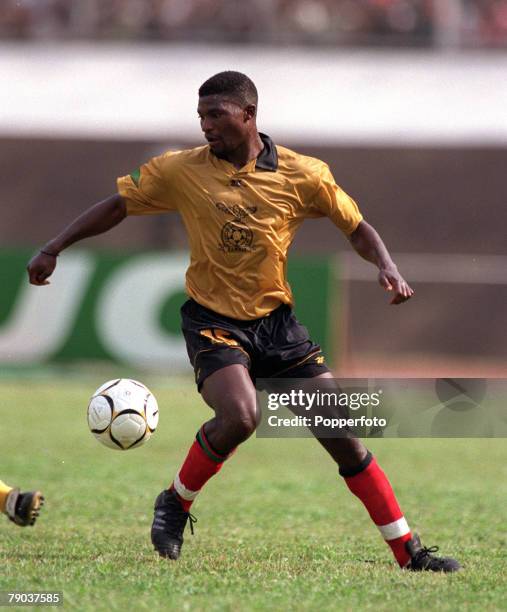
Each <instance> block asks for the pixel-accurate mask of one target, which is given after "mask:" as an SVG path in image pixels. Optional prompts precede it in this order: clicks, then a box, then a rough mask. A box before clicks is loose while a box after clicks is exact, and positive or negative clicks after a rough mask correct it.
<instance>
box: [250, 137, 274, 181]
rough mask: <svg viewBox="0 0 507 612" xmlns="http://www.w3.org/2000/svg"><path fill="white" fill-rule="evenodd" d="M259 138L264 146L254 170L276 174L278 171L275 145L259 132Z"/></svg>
mask: <svg viewBox="0 0 507 612" xmlns="http://www.w3.org/2000/svg"><path fill="white" fill-rule="evenodd" d="M259 136H260V138H261V140H262V144H263V145H264V149H262V151H261V152H260V153H259V155H258V157H257V161H256V163H255V167H256V168H260V169H261V170H270V171H271V172H276V171H277V170H278V155H277V152H276V146H275V143H274V142H273V141H272V140H271V138H270V137H269V136H268V135H267V134H262V133H261V132H259Z"/></svg>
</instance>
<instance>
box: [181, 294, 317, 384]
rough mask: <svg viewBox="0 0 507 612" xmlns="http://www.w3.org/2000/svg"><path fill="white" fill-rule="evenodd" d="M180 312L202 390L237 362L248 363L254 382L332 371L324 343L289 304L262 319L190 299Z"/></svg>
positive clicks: (188, 347) (189, 353) (303, 376)
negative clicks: (229, 313) (230, 314)
mask: <svg viewBox="0 0 507 612" xmlns="http://www.w3.org/2000/svg"><path fill="white" fill-rule="evenodd" d="M181 317H182V330H183V335H184V336H185V341H186V343H187V351H188V356H189V358H190V363H191V364H192V366H193V368H194V372H195V381H196V383H197V386H198V388H199V390H200V389H201V385H202V383H203V381H204V379H205V378H207V377H208V376H209V375H210V374H213V372H216V371H217V370H220V369H221V368H224V367H226V366H229V365H232V364H235V363H239V364H242V365H244V366H245V367H246V368H247V370H248V371H249V372H250V377H251V378H252V380H253V381H254V382H255V380H256V379H257V378H276V377H279V378H312V377H314V376H317V375H319V374H323V373H324V372H329V368H328V367H327V366H326V365H325V363H324V357H323V355H322V351H321V349H320V346H319V345H318V344H315V343H313V342H312V341H311V340H310V337H309V336H308V331H307V329H306V327H304V326H303V325H301V324H300V323H299V322H298V320H297V319H296V317H295V316H294V313H293V312H292V309H291V308H290V306H287V305H286V304H282V305H281V306H279V307H278V308H277V309H276V310H273V312H271V313H270V314H269V315H267V316H266V317H262V318H261V319H254V320H252V321H238V320H237V319H231V318H230V317H225V316H223V315H220V314H217V313H216V312H213V311H212V310H209V308H205V307H204V306H201V305H200V304H198V303H197V302H196V301H195V300H192V299H190V300H188V301H186V302H185V303H184V304H183V306H182V307H181Z"/></svg>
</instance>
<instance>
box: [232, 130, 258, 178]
mask: <svg viewBox="0 0 507 612" xmlns="http://www.w3.org/2000/svg"><path fill="white" fill-rule="evenodd" d="M262 149H264V143H263V142H262V140H261V137H260V136H259V133H258V132H255V133H254V134H252V135H251V137H250V138H248V140H245V142H244V143H242V144H241V145H240V146H239V147H238V148H237V149H235V150H234V151H231V152H228V153H227V154H226V155H224V159H226V160H227V161H228V162H230V163H231V164H232V165H233V166H235V167H236V168H237V169H238V170H239V168H243V166H246V164H248V162H249V161H251V160H252V159H257V157H258V156H259V153H260V152H261V151H262Z"/></svg>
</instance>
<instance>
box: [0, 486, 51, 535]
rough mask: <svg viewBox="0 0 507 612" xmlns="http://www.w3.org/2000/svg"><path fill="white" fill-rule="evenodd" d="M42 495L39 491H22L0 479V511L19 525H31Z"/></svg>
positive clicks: (40, 504) (42, 502)
mask: <svg viewBox="0 0 507 612" xmlns="http://www.w3.org/2000/svg"><path fill="white" fill-rule="evenodd" d="M43 505H44V497H43V496H42V493H41V492H40V491H28V492H25V493H22V492H21V491H20V490H19V489H17V488H14V487H10V486H9V485H7V484H5V482H3V481H1V480H0V512H3V513H4V514H6V515H7V516H8V518H9V520H11V521H12V522H13V523H15V524H16V525H19V526H20V527H26V526H27V525H33V524H34V523H35V521H36V519H37V517H38V516H39V511H40V508H41V506H43Z"/></svg>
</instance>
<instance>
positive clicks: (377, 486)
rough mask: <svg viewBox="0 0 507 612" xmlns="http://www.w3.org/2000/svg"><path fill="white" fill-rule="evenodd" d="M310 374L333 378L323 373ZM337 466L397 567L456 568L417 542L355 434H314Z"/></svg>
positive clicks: (391, 489) (380, 472) (452, 560)
mask: <svg viewBox="0 0 507 612" xmlns="http://www.w3.org/2000/svg"><path fill="white" fill-rule="evenodd" d="M314 378H333V375H332V374H331V373H330V372H329V373H324V374H321V375H319V376H316V377H314ZM317 440H318V441H319V442H320V444H322V446H323V447H324V448H325V449H326V450H327V452H328V453H329V454H330V455H331V457H332V458H333V459H334V461H335V462H336V463H337V465H338V468H339V474H340V476H342V477H343V479H344V480H345V483H346V484H347V486H348V488H349V490H350V491H351V492H352V493H353V494H354V495H355V496H356V497H358V498H359V499H360V500H361V502H362V503H363V504H364V506H365V508H366V510H367V511H368V514H369V515H370V517H371V519H372V521H373V522H374V524H375V525H376V526H377V528H378V530H379V531H380V534H381V535H382V537H383V538H384V540H385V541H386V543H387V544H388V545H389V547H390V548H391V550H392V552H393V555H394V557H395V559H396V561H397V562H398V564H399V565H400V567H408V568H409V569H413V570H433V571H446V572H452V571H456V570H457V569H459V567H460V566H459V564H458V563H457V561H455V560H454V559H449V558H438V557H434V556H433V555H432V554H431V553H432V552H435V550H436V549H431V550H429V549H427V548H423V547H422V546H421V542H420V540H419V538H418V536H417V535H413V534H412V532H411V531H410V528H409V526H408V524H407V521H406V520H405V517H404V516H403V513H402V511H401V509H400V506H399V504H398V501H397V499H396V496H395V494H394V491H393V488H392V486H391V483H390V482H389V480H388V478H387V476H386V475H385V473H384V472H383V470H382V469H381V467H380V466H379V464H378V463H377V461H376V459H375V457H374V456H373V455H372V454H371V453H370V452H369V451H368V449H367V448H366V447H365V446H364V444H363V443H362V442H361V440H359V439H358V438H354V437H337V438H317Z"/></svg>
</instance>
